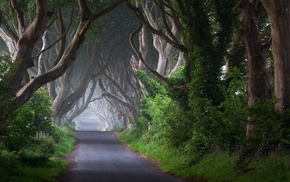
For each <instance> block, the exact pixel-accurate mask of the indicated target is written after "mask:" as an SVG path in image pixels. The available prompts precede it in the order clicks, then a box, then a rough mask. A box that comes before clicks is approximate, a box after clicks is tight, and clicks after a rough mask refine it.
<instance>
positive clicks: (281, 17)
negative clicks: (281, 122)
mask: <svg viewBox="0 0 290 182" xmlns="http://www.w3.org/2000/svg"><path fill="white" fill-rule="evenodd" d="M262 3H263V5H264V7H265V9H266V11H267V14H268V16H269V20H270V26H271V38H272V47H271V49H272V53H273V57H274V91H275V96H276V98H277V99H278V100H279V102H278V103H277V105H276V107H277V109H278V110H279V111H280V112H281V113H283V112H284V111H285V110H286V109H287V108H289V107H290V99H289V98H290V79H289V78H290V61H289V60H290V55H289V52H290V44H289V42H290V36H289V34H290V32H289V26H290V16H289V14H288V12H289V11H290V2H289V1H287V0H278V1H274V0H262Z"/></svg>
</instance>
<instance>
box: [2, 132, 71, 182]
mask: <svg viewBox="0 0 290 182" xmlns="http://www.w3.org/2000/svg"><path fill="white" fill-rule="evenodd" d="M56 132H57V133H56V135H57V136H58V137H59V141H58V142H57V143H56V146H55V148H54V154H53V156H52V157H50V159H49V161H47V162H45V163H44V164H42V165H40V166H33V165H27V164H23V163H22V162H20V161H19V160H18V158H19V155H18V154H17V153H15V152H9V151H7V150H2V151H1V150H0V152H1V153H0V182H7V181H11V182H12V181H13V182H14V181H17V182H40V181H46V182H54V181H57V179H56V177H57V176H59V174H60V173H61V172H63V171H65V170H66V169H67V167H68V164H67V162H66V161H64V160H60V159H58V158H59V157H62V156H64V155H66V154H68V153H69V152H71V151H72V150H73V147H74V144H75V142H76V138H75V136H74V134H73V132H72V131H71V130H70V129H68V128H59V129H57V131H56Z"/></svg>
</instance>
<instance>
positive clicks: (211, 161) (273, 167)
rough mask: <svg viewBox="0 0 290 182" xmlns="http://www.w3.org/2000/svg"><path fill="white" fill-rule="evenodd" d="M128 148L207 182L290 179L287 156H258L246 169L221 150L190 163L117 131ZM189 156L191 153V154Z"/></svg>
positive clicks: (169, 150)
mask: <svg viewBox="0 0 290 182" xmlns="http://www.w3.org/2000/svg"><path fill="white" fill-rule="evenodd" d="M119 138H120V140H122V141H123V142H125V143H127V144H128V146H129V147H130V148H132V149H133V150H136V151H138V152H141V153H142V154H144V155H146V156H148V157H149V158H151V159H153V160H155V161H157V162H159V163H160V165H161V167H162V169H163V170H164V171H171V172H172V173H174V174H176V175H177V176H180V177H184V178H189V179H190V178H193V179H195V180H196V181H198V180H203V181H204V180H206V181H209V182H233V181H234V182H286V181H290V155H289V154H285V155H271V156H268V157H260V158H258V159H256V160H253V162H252V163H250V164H249V169H250V170H249V171H248V172H246V173H242V172H240V171H238V170H236V169H235V167H234V166H235V160H236V156H235V155H231V156H230V155H228V154H226V153H222V152H215V153H212V154H209V155H207V156H205V157H203V158H202V159H201V161H200V162H199V163H197V164H191V163H190V161H191V160H190V159H191V157H190V155H185V154H181V153H180V152H178V150H177V149H175V148H169V147H168V146H166V145H165V144H163V143H156V142H148V141H147V142H145V141H143V140H142V139H140V138H138V137H136V136H135V135H133V134H132V133H131V132H130V131H124V132H122V133H120V134H119ZM192 155H193V154H192Z"/></svg>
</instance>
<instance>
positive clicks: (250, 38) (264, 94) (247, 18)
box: [241, 0, 271, 136]
mask: <svg viewBox="0 0 290 182" xmlns="http://www.w3.org/2000/svg"><path fill="white" fill-rule="evenodd" d="M258 3H259V1H258V0H254V1H250V0H242V1H241V9H242V12H243V15H244V35H243V36H244V45H245V48H246V56H247V60H248V88H247V91H248V106H249V107H251V106H252V105H253V104H254V103H255V102H257V101H266V100H268V99H269V98H271V88H270V83H269V78H268V74H267V70H266V62H267V50H268V47H265V46H263V45H261V41H260V37H259V25H258V24H259V17H260V15H261V13H262V12H259V11H258V10H257V6H258ZM254 128H255V125H254V124H252V123H251V118H249V123H248V124H247V136H249V135H250V132H251V131H252V130H253V129H254Z"/></svg>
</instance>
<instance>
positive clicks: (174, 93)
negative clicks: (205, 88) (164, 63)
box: [166, 66, 190, 111]
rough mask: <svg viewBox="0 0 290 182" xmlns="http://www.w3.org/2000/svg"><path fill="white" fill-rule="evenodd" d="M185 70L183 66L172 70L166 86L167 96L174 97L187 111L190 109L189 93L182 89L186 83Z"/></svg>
mask: <svg viewBox="0 0 290 182" xmlns="http://www.w3.org/2000/svg"><path fill="white" fill-rule="evenodd" d="M185 71H186V69H185V67H184V66H181V67H179V68H178V69H177V70H176V71H174V72H173V73H172V75H171V77H170V78H168V80H167V84H166V88H167V93H168V96H169V97H171V98H172V99H174V100H175V101H176V102H177V103H178V104H179V106H181V107H182V108H183V109H184V110H185V111H188V110H189V109H190V108H189V103H188V99H189V94H188V91H186V90H184V89H182V88H184V87H185V85H186V76H185V75H186V74H185Z"/></svg>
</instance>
